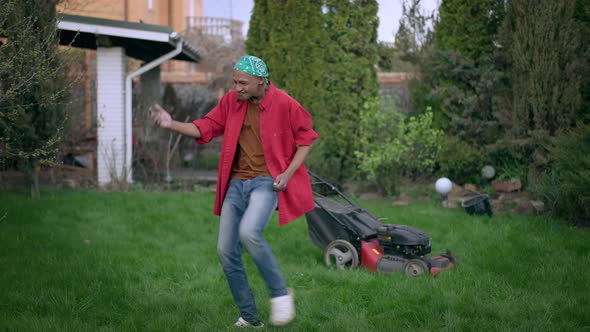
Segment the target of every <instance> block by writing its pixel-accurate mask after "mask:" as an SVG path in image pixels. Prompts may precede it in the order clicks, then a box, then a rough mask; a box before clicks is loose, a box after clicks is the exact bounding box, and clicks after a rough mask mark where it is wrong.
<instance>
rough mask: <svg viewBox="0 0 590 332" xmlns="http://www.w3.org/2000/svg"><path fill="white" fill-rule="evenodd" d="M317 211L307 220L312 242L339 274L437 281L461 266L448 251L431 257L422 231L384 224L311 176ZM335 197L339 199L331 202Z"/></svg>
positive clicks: (339, 192) (326, 184)
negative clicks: (356, 270)
mask: <svg viewBox="0 0 590 332" xmlns="http://www.w3.org/2000/svg"><path fill="white" fill-rule="evenodd" d="M309 174H310V176H311V179H312V182H311V184H312V188H313V193H314V202H315V208H314V209H313V210H311V211H310V212H308V213H307V214H306V215H305V217H306V220H307V225H308V233H309V238H310V239H311V241H312V242H313V243H314V244H315V245H316V246H318V247H320V248H322V249H323V250H324V263H325V264H326V266H328V267H334V266H335V267H336V268H338V269H340V270H344V269H354V268H356V267H358V266H359V265H360V266H363V267H365V268H367V269H369V270H371V271H374V272H381V273H386V274H390V273H394V272H404V273H405V274H406V275H408V276H411V277H415V276H419V275H422V274H425V273H427V274H430V275H432V276H436V275H437V274H439V273H440V272H441V271H445V270H448V269H450V268H452V267H453V266H455V265H457V260H456V259H455V257H454V256H453V254H452V253H451V252H450V251H447V252H445V253H443V254H440V255H437V256H432V257H430V256H427V255H428V254H429V253H430V252H431V249H432V239H431V238H430V236H428V235H427V234H426V233H424V232H422V231H421V230H419V229H418V228H415V227H412V226H406V225H395V224H383V223H381V221H379V219H377V218H376V217H375V216H374V215H372V214H371V213H370V212H369V211H367V210H365V209H363V208H362V207H360V206H358V205H356V204H354V203H353V202H352V200H350V199H349V198H348V197H347V196H346V195H344V194H343V193H342V192H341V191H340V190H339V189H338V188H336V187H335V186H334V185H332V184H330V183H328V182H326V181H325V180H323V179H322V178H320V177H319V176H317V175H316V174H314V173H313V172H311V171H310V172H309ZM328 196H330V197H333V196H336V197H335V198H336V199H331V198H329V197H328Z"/></svg>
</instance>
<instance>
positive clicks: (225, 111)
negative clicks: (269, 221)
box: [193, 83, 318, 226]
mask: <svg viewBox="0 0 590 332" xmlns="http://www.w3.org/2000/svg"><path fill="white" fill-rule="evenodd" d="M247 109H248V101H238V96H237V93H236V92H235V91H230V92H228V93H227V94H225V95H224V96H223V97H222V98H221V100H220V101H219V104H217V106H216V107H215V108H214V109H213V110H211V111H210V112H209V113H207V115H205V116H204V117H203V118H202V119H199V120H195V121H193V123H194V124H195V125H196V126H197V127H198V128H199V131H200V132H201V138H198V139H196V142H197V143H199V144H204V143H207V142H209V141H211V139H212V138H213V137H217V136H220V135H223V144H222V147H221V155H220V158H219V166H218V174H217V191H216V196H215V208H214V210H213V213H215V214H216V215H220V214H221V206H222V205H223V200H224V198H225V193H226V191H227V187H228V185H229V180H230V173H231V169H232V165H233V161H234V156H235V154H236V148H237V145H238V138H239V137H240V131H241V130H242V123H243V122H244V116H245V115H246V110H247ZM317 137H318V134H317V133H316V132H315V131H314V130H313V129H312V123H311V115H310V114H309V113H308V112H307V111H306V110H305V109H304V108H303V107H302V106H301V105H299V103H298V102H297V101H296V100H295V99H293V98H292V97H290V96H289V95H287V94H286V93H285V92H284V91H282V90H280V89H278V88H276V87H275V86H274V85H273V84H272V83H271V85H270V88H269V89H268V91H267V92H266V95H265V96H264V98H263V99H262V101H261V102H260V140H261V141H262V149H263V151H264V159H265V160H266V166H267V167H268V170H269V171H270V174H271V175H272V177H273V178H276V177H277V176H278V175H279V174H281V173H283V172H284V171H285V170H286V169H287V167H289V164H290V163H291V160H292V159H293V156H294V155H295V151H297V146H309V145H311V144H312V143H313V141H314V140H315V139H316V138H317ZM278 195H279V197H278V198H279V203H278V210H279V224H280V225H281V226H282V225H285V224H287V223H289V222H290V221H292V220H294V219H297V218H298V217H300V216H301V215H303V214H304V213H306V212H308V211H310V210H312V209H313V208H314V202H313V194H312V192H311V184H310V182H309V175H308V174H307V169H306V168H305V165H301V167H299V169H297V171H295V173H294V174H293V176H292V177H291V179H290V180H289V182H288V183H287V189H286V190H284V191H279V192H278Z"/></svg>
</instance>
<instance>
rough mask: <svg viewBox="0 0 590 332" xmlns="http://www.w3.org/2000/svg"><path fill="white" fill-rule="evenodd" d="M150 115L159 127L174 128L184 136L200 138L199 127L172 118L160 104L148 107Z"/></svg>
mask: <svg viewBox="0 0 590 332" xmlns="http://www.w3.org/2000/svg"><path fill="white" fill-rule="evenodd" d="M150 116H151V117H152V119H153V120H154V121H155V122H156V124H157V125H158V126H160V127H161V128H166V129H170V130H174V131H176V132H178V133H181V134H183V135H186V136H191V137H195V138H201V132H200V131H199V128H197V126H195V125H194V124H193V123H191V122H179V121H176V120H173V119H172V116H170V113H168V112H166V110H165V109H163V108H162V106H160V105H158V104H154V106H152V107H151V109H150Z"/></svg>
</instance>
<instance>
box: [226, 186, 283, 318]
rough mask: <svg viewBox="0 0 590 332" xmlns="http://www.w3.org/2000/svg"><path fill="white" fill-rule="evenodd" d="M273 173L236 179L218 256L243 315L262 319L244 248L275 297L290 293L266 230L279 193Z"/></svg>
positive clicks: (271, 294) (232, 187)
mask: <svg viewBox="0 0 590 332" xmlns="http://www.w3.org/2000/svg"><path fill="white" fill-rule="evenodd" d="M272 184H273V179H272V177H270V176H259V177H256V178H254V179H249V180H238V179H232V180H231V181H230V183H229V188H228V190H227V193H226V196H225V200H224V201H223V206H222V208H221V221H220V224H219V238H218V240H217V255H218V256H219V261H220V262H221V266H222V268H223V272H224V273H225V277H226V279H227V282H228V284H229V288H230V290H231V293H232V296H233V298H234V301H235V303H236V305H237V306H238V308H239V309H240V315H241V316H242V318H244V319H245V320H247V321H249V322H254V321H256V320H258V311H257V309H256V303H255V302H254V294H252V290H251V289H250V285H249V284H248V278H247V276H246V270H245V269H244V264H243V262H242V250H241V249H242V247H243V248H244V249H246V251H247V252H248V253H249V254H250V256H252V259H253V261H254V263H255V264H256V266H257V267H258V270H259V271H260V274H261V276H262V278H263V279H264V281H265V282H266V286H267V287H268V289H269V291H270V296H271V297H277V296H283V295H287V293H288V291H287V284H286V283H285V280H284V279H283V277H282V276H281V273H280V271H279V266H278V264H277V261H276V259H275V257H274V255H273V254H272V251H271V249H270V247H269V245H268V243H267V242H266V240H265V239H264V236H263V235H262V232H263V231H264V229H265V228H266V226H267V225H268V222H269V220H270V218H271V216H272V213H273V211H274V210H275V209H276V207H277V200H278V198H277V193H276V192H275V191H274V190H273V188H272Z"/></svg>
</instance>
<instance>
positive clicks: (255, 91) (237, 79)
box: [233, 69, 264, 100]
mask: <svg viewBox="0 0 590 332" xmlns="http://www.w3.org/2000/svg"><path fill="white" fill-rule="evenodd" d="M233 80H234V89H235V90H236V92H237V93H238V100H249V99H250V98H252V97H255V98H257V97H260V96H261V95H262V92H263V91H264V86H263V83H264V79H263V78H261V77H256V76H252V75H248V74H246V73H244V72H243V71H239V70H235V69H234V74H233Z"/></svg>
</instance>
